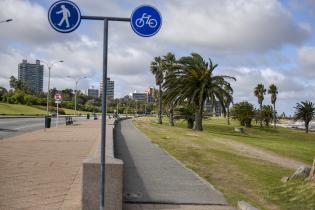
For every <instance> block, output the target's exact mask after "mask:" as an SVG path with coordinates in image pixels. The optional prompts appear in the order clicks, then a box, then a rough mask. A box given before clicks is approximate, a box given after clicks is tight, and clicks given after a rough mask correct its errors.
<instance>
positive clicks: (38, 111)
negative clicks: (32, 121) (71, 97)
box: [0, 103, 91, 115]
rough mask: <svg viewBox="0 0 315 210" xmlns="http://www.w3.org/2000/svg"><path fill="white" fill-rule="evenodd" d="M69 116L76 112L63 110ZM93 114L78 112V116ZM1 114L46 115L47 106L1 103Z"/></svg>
mask: <svg viewBox="0 0 315 210" xmlns="http://www.w3.org/2000/svg"><path fill="white" fill-rule="evenodd" d="M61 109H63V110H64V111H65V113H66V114H67V115H74V114H75V110H73V109H65V108H62V107H61ZM87 113H91V112H85V111H77V114H83V115H85V114H87ZM0 114H5V115H46V106H39V105H34V106H26V105H22V104H7V103H0Z"/></svg>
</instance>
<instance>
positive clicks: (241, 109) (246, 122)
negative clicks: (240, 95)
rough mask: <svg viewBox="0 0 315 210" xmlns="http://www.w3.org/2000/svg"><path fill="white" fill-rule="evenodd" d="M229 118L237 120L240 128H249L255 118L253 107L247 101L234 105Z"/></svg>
mask: <svg viewBox="0 0 315 210" xmlns="http://www.w3.org/2000/svg"><path fill="white" fill-rule="evenodd" d="M231 116H232V118H233V119H236V120H238V121H239V122H240V124H241V125H242V126H246V127H251V126H252V120H253V118H254V116H255V109H254V106H253V105H252V104H251V103H249V102H247V101H243V102H240V103H236V104H234V105H233V107H232V109H231Z"/></svg>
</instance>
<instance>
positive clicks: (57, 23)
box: [47, 0, 162, 210]
mask: <svg viewBox="0 0 315 210" xmlns="http://www.w3.org/2000/svg"><path fill="white" fill-rule="evenodd" d="M60 8H61V9H62V10H61V11H64V10H65V8H66V9H67V11H68V13H70V14H71V18H70V19H69V17H70V15H69V17H65V16H64V15H63V17H62V16H61V15H60V14H61V13H60ZM63 14H64V12H63ZM84 19H85V20H101V21H104V43H103V45H104V48H103V87H104V89H103V97H102V133H101V138H102V139H101V171H100V176H101V177H100V210H104V208H105V156H106V155H105V152H106V149H105V147H106V96H107V94H106V92H107V53H108V52H107V51H108V22H109V21H124V22H131V27H132V29H133V30H134V32H135V33H136V34H138V35H140V36H143V37H150V36H153V35H155V34H156V33H157V32H158V31H159V30H160V28H161V23H162V17H161V15H160V12H159V11H158V10H157V9H156V8H154V7H152V6H150V5H142V6H139V7H137V8H136V9H135V10H134V11H133V13H132V15H131V18H120V17H101V16H82V15H81V11H80V9H79V7H78V6H77V5H76V4H75V3H73V2H72V1H69V0H64V1H57V2H55V3H54V4H53V5H51V6H50V8H49V10H48V20H49V23H50V25H51V26H52V28H53V29H55V30H56V31H58V32H60V33H70V32H72V31H74V30H76V29H77V28H78V27H79V25H80V23H81V20H84ZM64 22H66V24H64ZM69 22H71V24H69ZM70 25H71V27H70ZM49 72H50V71H49ZM48 96H49V86H48V93H47V99H48ZM75 104H76V103H75ZM117 105H118V104H117ZM57 107H58V104H57ZM118 108H119V107H118V106H117V114H118ZM47 112H48V100H47ZM57 118H58V114H57Z"/></svg>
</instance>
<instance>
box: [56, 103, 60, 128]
mask: <svg viewBox="0 0 315 210" xmlns="http://www.w3.org/2000/svg"><path fill="white" fill-rule="evenodd" d="M58 120H59V103H57V120H56V127H57V128H58Z"/></svg>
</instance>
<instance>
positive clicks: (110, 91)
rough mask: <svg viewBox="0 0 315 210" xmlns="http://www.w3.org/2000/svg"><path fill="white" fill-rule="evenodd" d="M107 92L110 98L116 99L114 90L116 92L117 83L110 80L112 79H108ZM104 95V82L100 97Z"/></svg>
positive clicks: (101, 84) (101, 86) (101, 85)
mask: <svg viewBox="0 0 315 210" xmlns="http://www.w3.org/2000/svg"><path fill="white" fill-rule="evenodd" d="M106 81H107V91H106V95H107V97H109V98H114V93H115V92H114V90H115V82H114V81H113V80H110V78H107V80H106ZM102 95H103V81H101V83H100V97H102Z"/></svg>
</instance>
